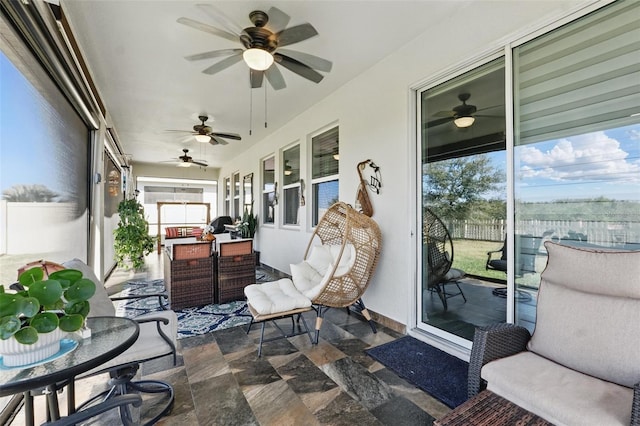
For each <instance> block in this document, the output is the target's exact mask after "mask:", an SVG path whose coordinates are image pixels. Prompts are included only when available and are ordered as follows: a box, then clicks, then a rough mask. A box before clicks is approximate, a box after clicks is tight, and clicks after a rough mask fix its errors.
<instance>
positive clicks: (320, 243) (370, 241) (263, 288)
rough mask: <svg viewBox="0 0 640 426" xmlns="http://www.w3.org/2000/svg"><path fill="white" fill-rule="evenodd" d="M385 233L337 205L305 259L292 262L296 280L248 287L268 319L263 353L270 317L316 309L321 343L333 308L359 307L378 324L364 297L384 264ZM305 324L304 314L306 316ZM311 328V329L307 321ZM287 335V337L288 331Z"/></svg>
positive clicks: (252, 306) (257, 312)
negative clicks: (324, 324) (326, 318)
mask: <svg viewBox="0 0 640 426" xmlns="http://www.w3.org/2000/svg"><path fill="white" fill-rule="evenodd" d="M381 244H382V237H381V233H380V229H379V227H378V225H377V223H376V222H375V221H374V220H373V219H371V218H370V217H368V216H366V215H364V214H362V213H360V212H358V211H356V210H355V209H353V208H352V207H351V206H349V205H348V204H346V203H343V202H338V203H335V204H334V205H332V206H331V207H330V208H329V209H328V210H327V212H326V213H325V214H324V215H323V217H322V219H320V221H319V222H318V225H317V226H316V227H315V230H314V232H313V234H312V236H311V239H310V240H309V244H308V245H307V249H306V251H305V254H304V260H303V261H302V262H300V263H298V264H292V265H291V279H287V278H285V279H281V280H278V281H273V282H269V283H263V284H252V285H250V286H247V287H245V290H244V292H245V296H246V297H247V304H248V306H249V310H250V312H251V313H252V316H253V318H252V322H251V324H250V325H249V329H250V328H251V325H252V324H253V323H258V322H262V334H261V338H260V343H259V347H258V356H260V354H261V350H262V343H263V341H265V340H263V336H264V325H265V321H269V320H273V319H277V318H284V317H293V316H297V317H298V318H301V317H302V316H301V314H302V313H303V312H306V311H310V310H311V309H313V310H315V312H316V324H315V338H311V335H309V336H310V339H311V341H312V343H315V344H317V343H318V340H319V337H320V328H321V327H322V319H323V317H324V314H325V312H326V311H327V310H328V309H329V308H347V309H349V307H350V306H355V307H356V309H357V310H358V311H359V312H360V313H361V314H362V315H363V317H364V318H365V319H366V320H367V321H368V322H369V325H370V326H371V329H372V331H373V332H374V333H375V332H376V328H375V325H374V323H373V320H372V319H371V315H370V314H369V312H368V311H367V309H366V307H365V305H364V303H363V301H362V295H363V294H364V292H365V290H366V289H367V286H368V285H369V282H370V281H371V277H372V276H373V273H374V271H375V269H376V266H377V264H378V259H379V257H380V250H381V247H382V246H381ZM302 320H303V323H304V317H302ZM304 325H305V329H306V332H307V333H308V332H309V330H308V329H307V327H306V323H304ZM283 335H284V336H285V337H288V336H290V335H287V334H286V333H284V332H283Z"/></svg>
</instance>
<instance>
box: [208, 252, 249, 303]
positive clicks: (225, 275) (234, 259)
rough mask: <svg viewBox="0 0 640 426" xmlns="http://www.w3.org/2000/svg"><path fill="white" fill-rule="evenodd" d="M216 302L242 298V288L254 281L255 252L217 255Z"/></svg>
mask: <svg viewBox="0 0 640 426" xmlns="http://www.w3.org/2000/svg"><path fill="white" fill-rule="evenodd" d="M217 261H218V285H217V292H216V293H217V294H216V297H217V301H216V303H226V302H230V301H232V300H242V299H244V288H245V287H246V286H248V285H249V284H255V282H256V254H255V253H251V254H243V255H238V256H218V258H217Z"/></svg>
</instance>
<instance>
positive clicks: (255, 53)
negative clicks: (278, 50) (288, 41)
mask: <svg viewBox="0 0 640 426" xmlns="http://www.w3.org/2000/svg"><path fill="white" fill-rule="evenodd" d="M242 58H243V59H244V61H245V62H246V64H247V66H248V67H249V68H251V69H254V70H256V71H264V70H266V69H268V68H269V67H270V66H271V64H273V55H272V54H271V53H269V52H267V51H266V50H264V49H259V48H256V47H253V48H251V49H247V50H245V51H244V52H242Z"/></svg>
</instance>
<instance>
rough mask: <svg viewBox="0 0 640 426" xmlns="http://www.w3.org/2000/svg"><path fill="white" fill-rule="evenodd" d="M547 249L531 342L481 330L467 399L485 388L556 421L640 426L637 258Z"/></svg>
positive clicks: (504, 329)
mask: <svg viewBox="0 0 640 426" xmlns="http://www.w3.org/2000/svg"><path fill="white" fill-rule="evenodd" d="M545 247H546V249H547V252H548V255H549V257H548V260H547V266H546V268H545V270H544V271H543V272H542V274H541V277H540V288H539V291H538V299H537V307H536V324H535V329H534V332H533V335H530V333H529V331H528V330H527V329H526V328H524V327H522V326H519V325H515V324H505V323H501V324H494V325H489V326H483V327H478V328H476V332H475V336H474V340H473V347H472V349H471V358H470V361H469V379H468V396H469V397H472V396H474V395H476V394H477V393H479V392H480V391H481V390H483V389H484V388H485V387H486V388H487V389H488V390H489V391H491V392H493V393H495V394H498V395H500V396H501V397H503V398H505V399H508V400H510V401H512V402H513V403H515V404H517V405H519V406H521V407H522V408H524V409H526V410H528V411H530V412H532V413H534V414H536V415H538V416H540V417H542V418H544V419H546V420H547V421H549V422H551V423H553V424H562V425H581V426H582V425H607V426H611V425H625V426H627V425H632V426H640V350H638V348H640V333H638V324H639V323H640V278H639V277H640V251H614V250H610V249H604V248H598V249H596V248H574V247H570V246H565V245H561V244H556V243H553V242H550V241H547V242H546V243H545Z"/></svg>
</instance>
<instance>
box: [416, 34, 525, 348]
mask: <svg viewBox="0 0 640 426" xmlns="http://www.w3.org/2000/svg"><path fill="white" fill-rule="evenodd" d="M511 55H512V45H510V44H507V45H505V46H504V47H503V48H502V49H494V50H492V51H491V52H487V53H485V54H483V55H481V56H479V57H476V58H474V59H473V60H470V61H467V62H465V63H464V64H461V65H459V66H457V67H455V68H453V69H448V70H446V71H445V72H443V73H441V74H439V75H438V76H437V77H435V78H433V79H429V80H426V81H424V82H422V84H420V85H416V86H414V87H412V88H411V89H412V91H413V92H414V96H413V101H412V107H413V108H412V109H413V112H414V114H415V115H414V117H415V121H414V125H415V128H414V130H415V131H414V132H413V137H414V138H415V139H414V142H415V151H414V152H415V157H414V160H415V161H413V162H412V164H413V168H414V170H413V173H414V176H415V180H414V185H415V189H416V191H415V195H416V196H415V198H414V201H413V202H414V208H413V214H414V215H415V218H414V226H415V233H414V234H415V240H414V243H415V245H414V250H415V256H414V259H415V269H414V271H415V277H416V279H415V286H414V293H413V294H414V298H415V299H414V303H413V305H414V306H415V308H414V309H413V311H412V316H413V318H411V323H410V324H411V325H412V326H413V327H415V328H416V329H417V330H418V331H421V332H423V333H427V334H428V335H430V336H433V337H435V338H436V339H438V340H443V341H446V342H449V343H453V344H454V345H457V346H458V347H462V348H465V349H468V350H470V349H471V346H472V342H471V341H469V340H466V339H464V338H462V337H460V336H456V335H454V334H452V333H449V332H447V331H445V330H442V329H440V328H437V327H435V326H432V325H429V324H427V323H425V322H422V318H421V315H422V314H421V313H422V312H423V307H422V298H423V288H422V280H423V276H422V270H423V268H422V256H421V255H420V254H421V253H422V241H423V235H422V172H421V170H422V143H423V141H422V130H421V129H422V102H421V96H422V93H423V92H424V91H426V90H429V89H430V88H433V87H435V86H437V85H439V84H442V83H445V82H447V81H449V80H451V79H453V78H456V77H458V76H461V75H463V74H465V73H467V72H470V71H472V70H474V69H475V68H478V67H480V66H483V65H485V64H487V63H489V62H491V61H493V60H495V59H498V58H500V57H504V61H505V62H504V69H505V126H506V129H505V139H506V141H505V142H506V156H507V177H506V182H507V235H508V238H507V256H508V259H513V258H514V257H513V253H514V241H513V230H514V197H513V194H514V192H513V187H514V186H513V185H514V183H513V167H514V166H513V141H514V139H513V113H514V111H513V86H512V81H513V77H512V70H511V68H512V56H511ZM514 289H515V280H514V266H513V262H509V263H508V265H507V314H506V318H505V321H506V322H508V323H512V322H513V321H514V312H515V299H514V294H515V290H514Z"/></svg>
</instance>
